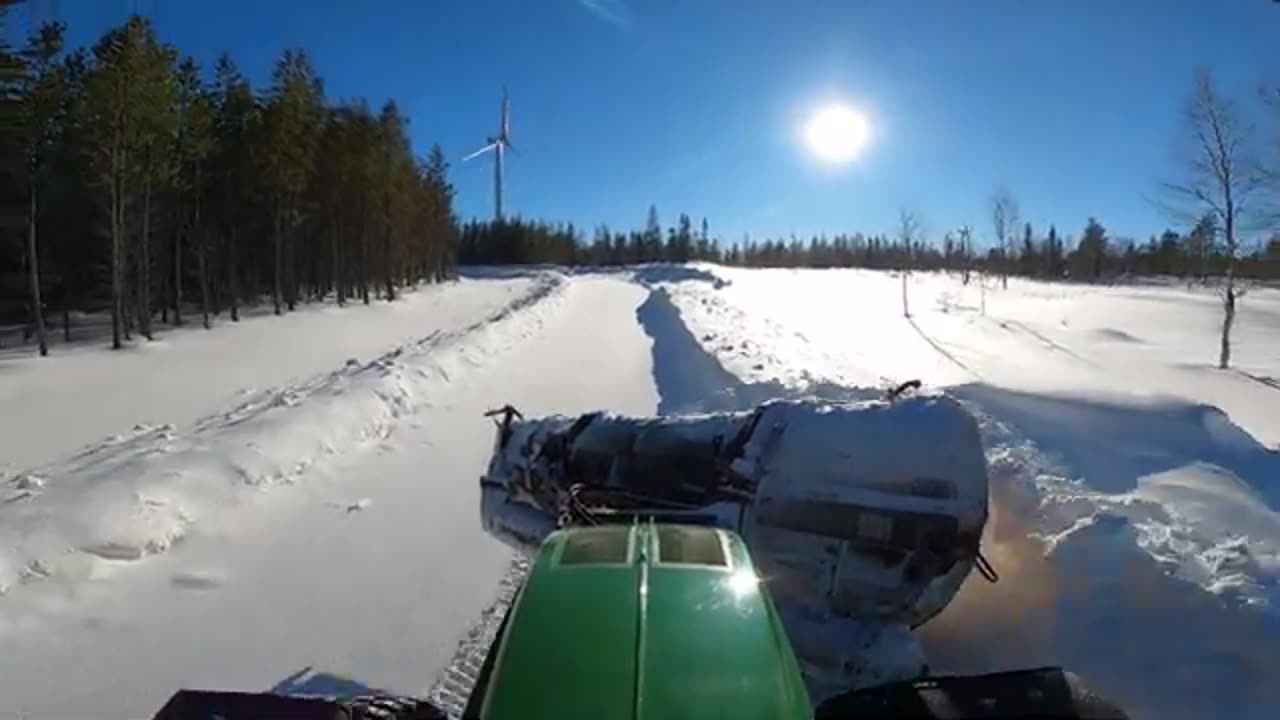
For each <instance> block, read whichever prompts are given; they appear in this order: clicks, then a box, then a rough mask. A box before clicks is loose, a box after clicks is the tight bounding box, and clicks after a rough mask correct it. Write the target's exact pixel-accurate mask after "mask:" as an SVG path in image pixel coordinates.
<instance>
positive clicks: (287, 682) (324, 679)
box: [268, 665, 388, 697]
mask: <svg viewBox="0 0 1280 720" xmlns="http://www.w3.org/2000/svg"><path fill="white" fill-rule="evenodd" d="M268 692H271V693H275V694H276V695H325V696H333V697H359V696H367V695H386V694H388V693H387V692H385V691H383V690H379V689H377V688H372V687H369V686H368V685H365V684H364V683H362V682H360V681H359V680H353V679H351V678H347V677H342V676H340V675H334V674H332V673H327V672H317V671H316V670H315V669H314V668H312V667H311V666H310V665H308V666H306V667H304V668H302V669H301V670H299V671H298V672H296V673H294V674H292V675H290V676H288V677H286V678H284V679H283V680H281V681H280V682H278V683H276V684H275V685H274V686H273V687H272V688H271V689H270V690H269V691H268Z"/></svg>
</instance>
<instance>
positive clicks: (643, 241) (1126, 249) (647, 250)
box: [458, 207, 1280, 281]
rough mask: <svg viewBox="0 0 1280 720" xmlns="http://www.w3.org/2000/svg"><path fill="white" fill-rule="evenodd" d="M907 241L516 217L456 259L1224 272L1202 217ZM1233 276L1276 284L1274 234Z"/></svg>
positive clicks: (1027, 227) (1209, 223) (481, 227)
mask: <svg viewBox="0 0 1280 720" xmlns="http://www.w3.org/2000/svg"><path fill="white" fill-rule="evenodd" d="M906 235H907V236H910V238H911V239H910V240H904V239H902V238H901V237H890V236H887V235H876V234H863V233H852V234H837V235H833V236H826V235H821V236H817V237H811V238H808V239H807V240H802V239H800V238H797V237H794V236H793V237H789V238H777V239H769V240H760V241H757V240H752V239H751V238H749V237H746V238H743V239H742V240H741V241H739V242H737V243H733V244H728V243H725V242H724V241H723V240H721V239H719V238H718V237H715V236H713V235H712V234H711V233H710V230H709V226H708V223H707V220H706V219H705V218H704V219H702V220H701V221H700V222H699V223H698V224H697V225H696V226H695V225H694V224H693V222H692V220H691V219H690V217H689V216H688V215H685V214H681V215H680V216H679V219H678V220H677V222H676V224H675V225H674V226H671V227H668V228H666V229H665V230H664V229H663V228H662V227H661V225H660V224H659V222H658V213H657V210H656V209H655V208H652V207H651V208H650V210H649V219H648V222H647V223H646V226H645V228H644V229H641V230H630V231H615V230H611V229H609V228H608V227H598V228H596V229H595V230H594V231H593V232H592V233H591V234H590V236H589V237H588V236H585V235H584V233H582V232H581V231H580V230H579V229H578V228H576V227H575V226H574V225H573V224H572V223H569V224H552V223H547V222H541V221H528V220H523V219H519V218H514V219H508V220H504V221H501V222H479V221H477V222H470V223H467V224H466V225H464V226H463V227H462V230H461V243H460V247H459V250H458V258H459V261H460V262H461V263H463V264H520V263H552V264H559V265H626V264H631V263H643V262H687V261H691V260H702V261H709V262H717V263H724V264H728V265H740V266H744V267H792V268H831V267H860V268H879V269H915V270H942V269H945V270H954V271H960V272H964V271H979V272H988V273H993V274H995V273H998V274H1004V273H1007V274H1010V275H1022V276H1029V277H1040V278H1054V279H1073V280H1086V281H1097V280H1104V279H1110V278H1115V277H1117V276H1124V275H1175V276H1180V277H1191V278H1199V279H1204V278H1207V277H1210V276H1216V275H1222V274H1223V273H1224V272H1226V268H1227V265H1228V255H1227V252H1226V248H1225V247H1224V246H1223V243H1222V242H1221V241H1220V238H1219V236H1220V233H1219V232H1218V230H1217V228H1216V227H1215V225H1214V222H1213V220H1212V218H1205V219H1203V220H1201V221H1200V222H1199V223H1197V224H1196V226H1195V227H1193V228H1191V229H1190V231H1188V232H1186V233H1179V232H1177V231H1175V230H1165V231H1164V232H1162V233H1161V234H1160V235H1158V236H1152V237H1151V238H1150V239H1149V240H1148V241H1147V242H1145V243H1138V242H1135V241H1133V240H1121V239H1115V238H1112V237H1110V236H1109V235H1108V234H1107V230H1106V228H1105V227H1103V226H1102V224H1101V223H1099V222H1098V221H1097V220H1095V219H1090V220H1089V221H1088V222H1087V223H1086V224H1085V226H1084V228H1083V230H1082V231H1081V232H1080V234H1079V239H1078V240H1076V239H1074V238H1072V237H1069V236H1063V235H1061V234H1060V233H1059V232H1058V230H1057V228H1056V227H1053V226H1050V227H1049V229H1048V231H1047V232H1046V233H1044V234H1038V233H1036V232H1035V229H1034V228H1033V227H1032V226H1031V224H1030V223H1026V224H1024V225H1023V226H1022V235H1021V239H1020V241H1019V242H1017V243H1011V244H1008V245H1006V246H1005V247H1008V248H1010V249H1009V250H1003V249H1002V248H989V249H985V250H975V249H974V244H973V241H972V238H971V236H970V233H969V232H968V231H967V230H964V229H961V230H959V231H956V232H954V233H948V234H946V235H944V236H943V237H942V239H941V240H940V241H938V242H929V241H926V240H922V239H920V238H919V235H920V234H919V232H918V231H910V232H907V233H906ZM1236 274H1237V275H1240V276H1245V277H1254V278H1268V279H1277V278H1280V237H1276V238H1273V239H1272V240H1271V241H1270V242H1269V243H1268V244H1267V245H1266V246H1265V247H1264V248H1261V249H1259V250H1257V251H1255V252H1253V253H1250V254H1248V255H1245V256H1243V257H1241V258H1239V259H1238V261H1237V266H1236Z"/></svg>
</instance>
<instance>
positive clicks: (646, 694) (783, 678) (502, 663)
mask: <svg viewBox="0 0 1280 720" xmlns="http://www.w3.org/2000/svg"><path fill="white" fill-rule="evenodd" d="M622 548H625V552H620V550H621V549H622ZM619 558H622V561H621V562H619V561H618V560H619ZM511 613H512V614H511V616H510V619H509V621H508V623H507V627H506V630H505V631H504V633H503V636H502V637H501V638H500V639H499V643H498V646H497V648H496V649H495V651H496V652H497V653H498V654H497V656H496V658H495V663H494V667H493V673H492V676H491V677H490V679H489V685H488V687H487V688H486V690H485V696H484V702H483V705H482V711H481V715H482V717H484V718H485V719H486V720H512V719H514V718H544V717H545V718H633V719H635V720H651V719H654V720H656V719H658V718H722V717H732V718H777V719H779V720H792V719H794V720H799V719H800V718H809V717H812V711H811V708H810V704H809V698H808V694H807V693H806V691H805V687H804V681H803V679H802V677H801V675H800V670H799V667H798V665H797V663H796V660H795V656H794V655H793V653H792V651H791V646H790V643H789V642H788V640H787V637H786V634H785V633H784V632H783V630H782V624H781V622H780V621H779V619H778V616H777V611H776V610H775V608H774V606H773V603H772V601H771V600H770V599H769V597H768V594H767V593H766V592H765V591H764V589H763V587H761V586H760V585H759V583H758V582H757V579H756V575H755V571H754V568H753V566H752V564H751V559H750V556H749V554H748V553H747V549H746V546H745V545H744V544H743V543H742V540H741V539H740V538H738V537H737V535H735V534H734V533H731V532H726V531H722V530H715V529H710V528H703V527H698V526H683V525H651V524H636V525H632V526H625V525H619V526H595V527H591V528H577V529H569V530H563V531H559V532H556V533H553V534H552V535H551V536H550V537H549V538H548V539H547V540H546V542H545V543H544V544H543V546H542V548H541V550H540V551H539V554H538V557H537V558H536V559H535V561H534V564H533V567H532V569H531V570H530V572H529V576H528V579H527V580H526V582H525V585H524V587H523V588H522V589H521V591H520V593H519V595H518V596H517V598H516V600H515V603H514V604H513V607H512V611H511Z"/></svg>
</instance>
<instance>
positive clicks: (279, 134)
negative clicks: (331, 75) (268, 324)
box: [264, 49, 323, 315]
mask: <svg viewBox="0 0 1280 720" xmlns="http://www.w3.org/2000/svg"><path fill="white" fill-rule="evenodd" d="M322 101H323V92H322V90H321V86H320V80H319V78H317V77H316V76H315V73H314V72H313V71H312V69H311V63H310V62H309V61H308V60H307V55H306V53H305V52H304V51H302V50H300V49H290V50H286V51H285V52H284V54H283V55H282V56H281V57H280V59H279V60H278V61H276V65H275V69H274V71H273V72H272V75H271V89H270V91H269V92H268V96H267V104H266V108H265V117H264V122H265V129H266V133H265V135H266V153H265V154H266V158H265V161H266V167H265V171H266V172H265V174H266V179H267V183H268V187H269V189H270V192H271V195H272V231H273V235H272V239H273V242H272V250H273V253H274V260H273V263H272V268H273V277H272V302H273V306H274V309H275V313H276V314H277V315H279V314H280V313H281V302H282V301H283V302H285V303H287V304H288V307H289V309H290V310H293V309H294V307H295V305H296V303H297V289H296V286H295V284H294V282H295V280H296V273H295V272H294V267H293V265H292V262H291V260H292V258H293V237H292V236H293V233H294V230H295V229H296V227H297V225H298V223H299V222H300V220H301V218H300V215H301V212H302V208H301V199H302V193H303V191H304V190H305V189H306V187H307V183H308V182H309V180H310V179H311V174H312V172H313V170H314V161H315V143H316V140H317V138H318V136H319V130H320V123H321V120H322V119H323V116H322V108H321V105H322ZM286 243H287V244H288V248H287V250H286ZM286 283H287V287H286ZM286 290H287V292H286Z"/></svg>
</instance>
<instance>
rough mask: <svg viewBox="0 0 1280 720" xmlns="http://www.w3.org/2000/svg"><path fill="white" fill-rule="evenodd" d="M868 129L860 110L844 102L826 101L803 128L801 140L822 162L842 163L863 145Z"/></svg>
mask: <svg viewBox="0 0 1280 720" xmlns="http://www.w3.org/2000/svg"><path fill="white" fill-rule="evenodd" d="M868 135H869V129H868V127H867V119H866V117H864V116H863V114H862V113H860V112H858V111H857V110H854V109H853V108H851V107H848V106H845V105H827V106H826V107H823V108H821V109H819V110H818V111H817V112H815V113H814V114H813V115H812V116H811V117H810V118H809V122H808V123H807V124H806V125H805V128H804V140H805V144H806V145H808V147H809V152H812V153H813V154H814V155H815V156H816V157H817V158H818V159H820V160H822V161H823V162H827V163H831V164H836V165H842V164H844V163H847V162H850V161H852V160H854V159H856V158H857V157H858V155H859V154H860V153H861V152H862V149H863V148H864V147H866V144H867V139H868Z"/></svg>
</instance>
